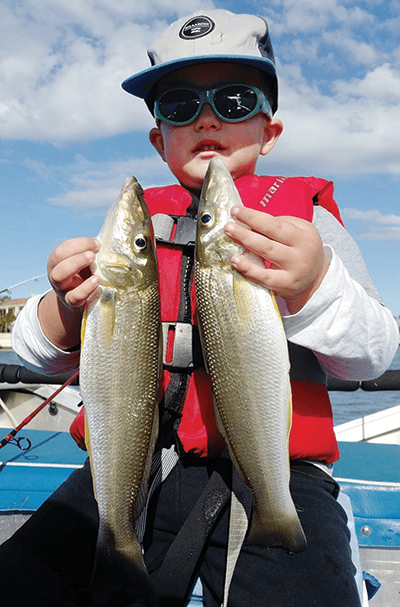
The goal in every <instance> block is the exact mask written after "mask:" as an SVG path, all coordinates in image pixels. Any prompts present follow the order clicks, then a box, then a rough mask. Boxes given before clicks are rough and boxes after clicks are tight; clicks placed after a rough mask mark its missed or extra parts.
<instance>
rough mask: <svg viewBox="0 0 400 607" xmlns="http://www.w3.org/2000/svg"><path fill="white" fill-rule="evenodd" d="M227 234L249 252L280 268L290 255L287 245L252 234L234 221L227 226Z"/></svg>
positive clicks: (255, 233)
mask: <svg viewBox="0 0 400 607" xmlns="http://www.w3.org/2000/svg"><path fill="white" fill-rule="evenodd" d="M225 233H226V235H227V236H229V237H230V238H232V239H233V240H234V241H235V242H238V243H239V244H241V245H242V247H244V248H245V249H247V250H248V251H251V252H252V253H255V254H256V255H259V256H260V257H262V258H263V259H266V260H268V261H271V262H273V263H274V264H276V265H278V266H280V265H282V264H283V263H284V262H285V261H286V260H287V256H288V253H289V251H288V246H287V245H285V244H282V243H280V242H277V241H276V240H271V239H270V238H269V237H267V236H264V235H262V234H259V233H257V232H252V231H251V230H248V229H247V228H244V227H242V226H240V225H238V224H237V223H234V222H233V221H231V222H229V223H227V224H226V226H225Z"/></svg>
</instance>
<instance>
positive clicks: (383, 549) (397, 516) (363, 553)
mask: <svg viewBox="0 0 400 607" xmlns="http://www.w3.org/2000/svg"><path fill="white" fill-rule="evenodd" d="M70 379H71V377H70V376H58V377H49V376H44V375H40V374H35V373H32V372H30V371H28V370H27V369H25V368H24V367H20V366H19V365H0V431H3V434H4V436H7V435H8V434H9V433H10V431H11V430H12V429H13V428H15V427H16V426H18V425H19V424H21V422H22V421H23V420H24V419H25V418H26V417H27V416H28V417H29V416H30V414H31V413H32V411H34V410H36V409H37V408H38V407H41V406H43V403H44V402H46V401H49V402H46V405H45V407H43V409H42V410H41V411H40V413H38V414H37V415H36V416H35V417H34V418H33V419H32V421H30V423H29V424H28V425H27V426H25V427H23V428H22V429H21V430H20V431H19V432H18V433H17V434H16V435H15V436H13V437H11V440H10V441H9V442H8V443H7V444H5V445H4V446H3V447H2V448H0V543H1V542H3V541H5V540H6V539H7V538H8V537H10V536H11V535H12V533H14V531H15V530H16V529H17V528H18V527H19V526H20V525H21V524H23V523H24V522H25V520H27V518H29V516H30V515H31V514H32V513H33V512H34V511H35V510H36V509H37V508H38V507H39V506H40V505H41V504H42V503H43V502H44V501H45V500H46V499H47V497H49V496H50V495H51V494H52V493H53V492H54V491H55V490H56V489H57V487H58V486H59V485H60V484H61V483H62V482H63V481H64V480H65V479H66V478H67V477H68V476H69V474H70V473H71V472H72V471H73V470H75V469H77V468H79V467H81V466H82V465H83V463H84V461H85V459H86V457H87V454H86V452H84V451H82V450H81V449H79V448H78V447H77V445H76V443H75V441H73V440H72V439H71V437H70V434H69V426H70V424H71V422H72V420H73V419H74V417H75V416H76V414H77V413H78V411H79V410H80V406H81V404H82V403H81V399H80V394H79V388H78V380H77V379H76V380H74V382H73V384H72V385H68V386H67V387H65V388H64V389H63V390H62V391H61V392H59V393H58V394H56V395H55V396H54V393H55V392H56V391H57V390H58V389H59V388H60V385H61V384H64V383H65V381H69V380H70ZM50 382H51V383H50ZM328 389H330V390H344V391H348V390H357V389H364V390H382V389H385V390H386V389H391V390H394V389H395V390H399V389H400V371H387V372H386V373H385V374H383V376H381V378H378V379H377V380H373V381H372V382H347V381H344V380H336V379H334V378H329V381H328ZM335 432H336V436H337V438H338V441H339V448H340V452H341V459H340V460H339V462H337V464H335V468H334V477H335V478H336V480H337V481H338V482H339V484H340V486H341V494H340V498H339V499H340V501H341V503H342V505H343V507H344V508H345V510H346V512H347V515H348V518H349V528H350V530H351V531H352V550H353V560H354V562H355V564H356V567H357V570H358V571H357V583H358V585H359V591H360V595H361V596H362V606H363V607H366V606H368V605H369V604H372V606H373V607H394V606H396V607H398V605H399V598H398V597H399V595H400V508H399V504H400V466H399V461H400V405H399V406H395V407H391V408H389V409H385V410H384V411H380V412H378V413H373V414H371V415H367V416H365V417H361V418H359V419H356V420H353V421H350V422H346V423H343V424H340V425H337V426H335ZM1 444H2V441H1V437H0V445H1ZM363 572H364V574H363ZM379 586H380V587H379ZM378 587H379V590H378V592H376V590H377V589H378ZM374 592H376V596H374V597H373V599H372V601H373V602H372V601H371V597H372V596H373V594H374ZM195 605H202V598H201V583H200V582H199V580H198V581H197V582H196V585H195V588H194V590H193V594H192V597H191V599H190V602H189V604H188V607H195Z"/></svg>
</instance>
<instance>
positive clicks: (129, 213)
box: [80, 178, 161, 606]
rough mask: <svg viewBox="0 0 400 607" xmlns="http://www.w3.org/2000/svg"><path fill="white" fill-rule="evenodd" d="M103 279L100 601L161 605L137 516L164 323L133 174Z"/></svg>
mask: <svg viewBox="0 0 400 607" xmlns="http://www.w3.org/2000/svg"><path fill="white" fill-rule="evenodd" d="M99 240H100V241H101V243H102V247H101V249H100V251H99V253H98V255H97V257H96V268H95V273H96V274H97V275H98V276H99V277H100V278H101V285H100V287H99V288H98V291H97V294H96V297H95V298H94V300H93V301H92V302H91V303H90V304H89V306H88V308H87V310H86V311H85V315H84V322H83V331H82V333H83V347H82V353H81V368H80V384H81V389H82V397H83V401H84V404H85V412H86V422H87V430H88V432H87V434H88V450H89V454H90V461H91V468H92V473H93V483H94V490H95V495H96V499H97V502H98V508H99V519H100V523H99V533H98V541H97V548H96V562H95V567H94V573H93V580H92V596H93V600H94V603H95V604H96V605H104V606H106V605H107V606H108V605H115V604H116V602H118V604H121V605H123V604H126V605H129V604H130V603H131V602H132V601H133V600H134V598H135V596H136V595H138V596H139V597H140V598H141V600H142V602H143V604H144V605H148V606H153V605H156V598H155V596H154V592H153V591H152V589H151V586H150V583H149V578H148V574H147V571H146V568H145V565H144V561H143V555H142V550H141V546H140V544H139V541H138V539H137V537H136V534H135V531H134V527H133V521H134V518H135V516H136V515H137V513H138V511H139V510H140V506H141V501H140V496H141V494H142V491H141V489H142V487H143V486H144V484H145V483H146V480H147V476H148V472H149V466H150V461H151V456H152V452H153V448H154V441H155V439H156V435H157V424H158V410H157V404H156V403H157V390H158V379H159V372H160V345H161V331H160V327H161V321H160V302H159V294H158V282H157V262H156V254H155V248H154V242H153V235H152V232H151V220H150V215H149V212H148V210H147V207H146V203H145V201H144V198H143V193H142V189H141V187H140V185H139V184H138V183H137V181H136V180H135V179H134V178H130V179H128V180H127V181H126V182H125V184H124V186H123V188H122V191H121V194H120V196H119V198H118V199H117V201H116V202H115V203H114V205H113V206H112V207H111V208H110V210H109V212H108V213H107V216H106V219H105V221H104V225H103V228H102V230H101V232H100V234H99Z"/></svg>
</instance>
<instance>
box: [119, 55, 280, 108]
mask: <svg viewBox="0 0 400 607" xmlns="http://www.w3.org/2000/svg"><path fill="white" fill-rule="evenodd" d="M200 63H241V64H243V65H248V66H251V67H255V68H257V69H259V70H261V71H262V72H266V73H267V74H270V75H272V76H276V70H275V65H274V64H273V63H272V61H270V60H269V59H267V58H264V57H254V56H243V55H238V56H235V55H219V56H215V55H213V56H211V57H210V55H203V56H198V57H187V58H185V59H176V60H175V61H169V62H168V63H160V64H159V65H154V66H153V67H150V68H148V69H147V70H143V71H142V72H139V73H138V74H134V75H133V76H131V77H130V78H127V79H126V80H124V82H123V83H122V84H121V86H122V88H123V89H124V91H126V92H127V93H130V94H131V95H135V96H136V97H140V98H141V99H145V98H146V97H147V95H148V94H149V92H150V90H151V89H152V87H153V86H154V85H155V84H156V83H157V82H158V80H160V79H161V78H163V77H164V76H167V75H168V74H170V73H171V72H175V71H176V70H179V69H181V68H184V67H189V66H191V65H196V64H200Z"/></svg>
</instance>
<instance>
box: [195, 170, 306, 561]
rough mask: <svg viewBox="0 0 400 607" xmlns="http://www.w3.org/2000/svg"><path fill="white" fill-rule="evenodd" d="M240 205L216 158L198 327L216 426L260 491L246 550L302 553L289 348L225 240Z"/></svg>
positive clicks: (202, 226)
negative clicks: (291, 449) (293, 485)
mask: <svg viewBox="0 0 400 607" xmlns="http://www.w3.org/2000/svg"><path fill="white" fill-rule="evenodd" d="M236 204H240V205H241V204H242V201H241V199H240V196H239V193H238V191H237V189H236V187H235V185H234V183H233V180H232V178H231V175H230V174H229V171H228V170H227V168H226V167H225V165H224V163H223V162H222V161H221V160H220V159H216V158H215V159H212V160H211V162H210V165H209V168H208V171H207V174H206V178H205V181H204V184H203V189H202V194H201V200H200V205H199V213H198V226H197V242H196V262H195V284H196V298H197V306H198V315H199V324H200V329H201V335H202V339H203V345H204V348H205V355H206V361H207V366H208V370H209V373H210V377H211V382H212V388H213V395H214V408H215V415H216V419H217V423H218V426H219V429H220V432H221V434H222V435H223V436H224V439H225V442H226V445H227V447H228V450H229V454H230V456H231V459H232V462H233V464H234V465H235V467H236V469H237V471H238V473H239V475H240V477H241V478H242V480H243V481H244V482H245V483H246V484H247V485H248V486H249V487H250V488H251V490H252V492H253V498H254V510H253V516H252V522H251V527H250V531H249V533H248V537H247V543H249V544H261V545H264V546H268V547H270V546H271V547H272V546H283V547H285V548H286V549H287V550H289V551H290V552H297V551H300V550H302V549H304V547H305V544H306V540H305V536H304V533H303V530H302V527H301V524H300V521H299V518H298V515H297V512H296V509H295V506H294V504H293V501H292V498H291V495H290V492H289V476H290V469H289V454H288V440H289V432H290V427H291V390H290V379H289V356H288V348H287V342H286V337H285V332H284V329H283V324H282V319H281V317H280V314H279V311H278V308H277V305H276V301H275V298H274V296H273V294H272V293H271V292H270V291H268V290H267V289H264V288H262V287H261V286H258V285H256V284H255V283H254V282H252V281H251V280H249V279H247V278H245V277H244V276H243V275H241V274H240V273H239V272H237V271H236V270H234V269H233V268H232V266H231V263H230V260H231V258H232V255H233V254H234V253H237V252H240V253H242V252H243V249H242V247H240V246H239V245H238V244H236V243H235V242H234V241H233V240H231V239H229V238H228V237H227V236H226V235H225V234H224V226H225V224H226V223H227V222H228V221H229V220H231V219H232V218H231V215H230V210H231V208H232V206H233V205H236ZM245 254H247V253H246V252H245ZM258 262H259V263H263V261H262V260H260V259H259V260H258Z"/></svg>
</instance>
